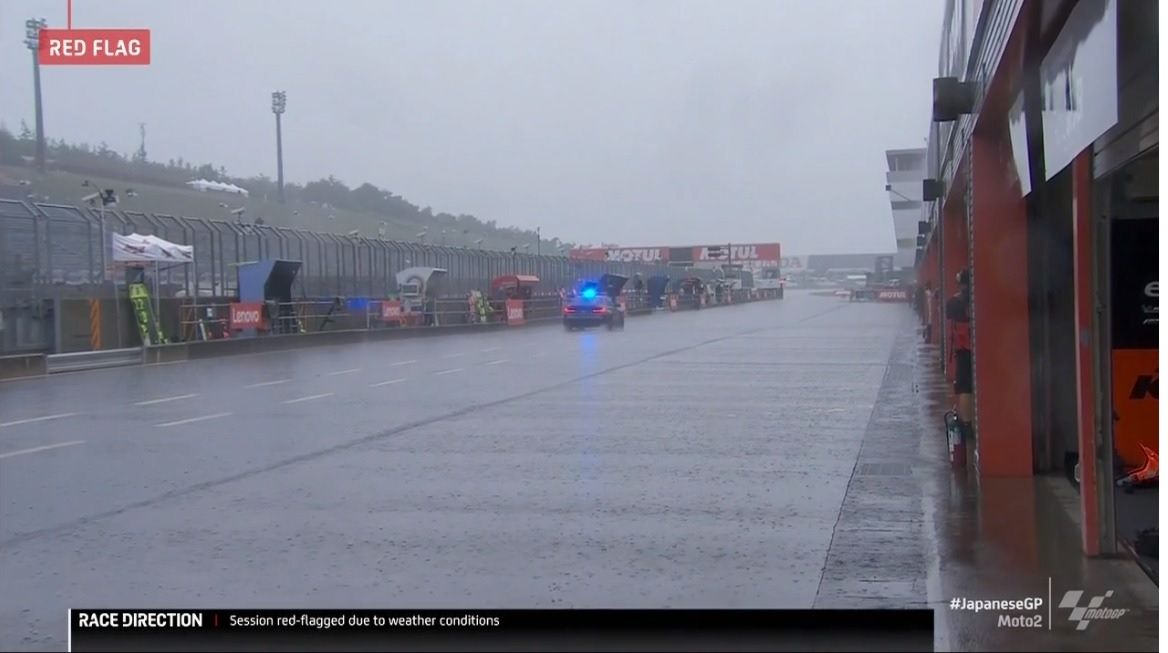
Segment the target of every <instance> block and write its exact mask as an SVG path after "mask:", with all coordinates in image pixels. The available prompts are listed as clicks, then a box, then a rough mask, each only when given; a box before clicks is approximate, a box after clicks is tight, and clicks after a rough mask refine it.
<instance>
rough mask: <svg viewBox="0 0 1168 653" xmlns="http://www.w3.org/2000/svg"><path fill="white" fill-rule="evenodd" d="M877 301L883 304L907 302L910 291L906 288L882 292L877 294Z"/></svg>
mask: <svg viewBox="0 0 1168 653" xmlns="http://www.w3.org/2000/svg"><path fill="white" fill-rule="evenodd" d="M876 300H877V301H881V302H907V301H908V290H907V289H905V288H892V289H886V290H881V291H878V292H877V293H876Z"/></svg>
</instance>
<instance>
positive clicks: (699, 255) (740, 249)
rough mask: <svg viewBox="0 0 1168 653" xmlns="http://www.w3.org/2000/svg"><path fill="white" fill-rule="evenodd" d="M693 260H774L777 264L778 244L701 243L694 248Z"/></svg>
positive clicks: (742, 261) (731, 261) (736, 261)
mask: <svg viewBox="0 0 1168 653" xmlns="http://www.w3.org/2000/svg"><path fill="white" fill-rule="evenodd" d="M694 260H695V261H719V262H722V263H746V262H747V261H774V263H775V264H774V267H778V266H779V260H780V257H779V244H778V243H768V244H763V245H734V244H727V245H703V246H700V247H695V248H694Z"/></svg>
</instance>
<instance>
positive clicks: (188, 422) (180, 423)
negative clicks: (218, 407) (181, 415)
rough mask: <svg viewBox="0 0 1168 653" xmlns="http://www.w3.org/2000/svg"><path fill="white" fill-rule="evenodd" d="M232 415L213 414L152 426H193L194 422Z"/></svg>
mask: <svg viewBox="0 0 1168 653" xmlns="http://www.w3.org/2000/svg"><path fill="white" fill-rule="evenodd" d="M233 414H234V413H214V414H212V415H203V416H201V417H191V418H190V419H180V420H177V421H174V422H163V423H161V424H155V425H154V426H157V427H158V428H166V427H168V426H181V425H183V424H193V423H195V422H205V421H207V420H209V419H219V418H220V417H227V416H229V415H233Z"/></svg>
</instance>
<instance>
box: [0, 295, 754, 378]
mask: <svg viewBox="0 0 1168 653" xmlns="http://www.w3.org/2000/svg"><path fill="white" fill-rule="evenodd" d="M755 301H768V300H755ZM739 303H750V302H739ZM737 305H738V303H732V304H710V305H708V306H707V308H716V307H720V306H737ZM659 312H664V311H658V310H654V309H652V308H649V307H644V308H640V307H638V308H636V309H633V310H630V311H629V316H630V317H636V316H642V315H653V314H654V313H659ZM560 321H561V320H560V316H559V315H556V316H554V317H540V318H535V319H529V320H527V322H526V324H524V325H523V326H512V325H508V324H506V323H504V322H493V323H490V324H454V325H446V326H433V327H414V328H381V329H343V330H336V331H320V332H315V333H302V334H287V335H269V336H260V337H256V338H226V339H222V340H206V341H196V342H180V343H173V344H168V345H154V346H150V347H144V348H143V349H142V351H141V358H140V359H139V360H140V362H142V363H147V364H160V363H175V362H179V361H186V360H199V359H205V358H217V357H220V356H237V355H241V354H255V353H262V352H275V351H288V350H292V349H300V348H303V347H325V346H332V345H344V344H350V343H356V342H376V341H381V340H396V339H406V338H429V337H436V336H443V335H447V334H453V333H482V332H487V331H500V330H505V329H527V328H534V327H539V326H550V325H555V326H558V325H559V324H560ZM129 351H131V350H116V351H112V352H110V351H107V352H87V355H78V354H67V355H57V356H54V364H53V366H52V368H53V369H52V371H66V370H78V369H93V368H96V367H109V366H112V365H114V364H118V365H125V364H128V363H129V364H132V363H133V362H134V361H128V360H127V356H126V352H129ZM132 351H133V352H134V355H135V357H137V351H138V350H137V349H134V350H132ZM46 358H47V357H46V356H45V355H44V354H23V355H15V356H0V379H4V378H17V377H27V376H38V375H43V374H47V373H49V371H50V366H49V365H48V364H47V361H46ZM58 359H59V361H58ZM74 361H76V362H75V363H74ZM91 363H92V364H91Z"/></svg>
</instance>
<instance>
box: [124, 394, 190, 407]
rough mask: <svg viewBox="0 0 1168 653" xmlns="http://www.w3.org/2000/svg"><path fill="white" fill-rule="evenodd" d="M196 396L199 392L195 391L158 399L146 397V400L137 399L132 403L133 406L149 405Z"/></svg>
mask: <svg viewBox="0 0 1168 653" xmlns="http://www.w3.org/2000/svg"><path fill="white" fill-rule="evenodd" d="M198 396H199V393H197V392H196V393H194V394H189V395H175V396H173V397H159V398H158V399H147V400H146V401H138V402H135V403H134V405H135V406H150V405H153V404H165V403H166V402H168V401H178V400H180V399H190V398H192V397H198Z"/></svg>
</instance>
